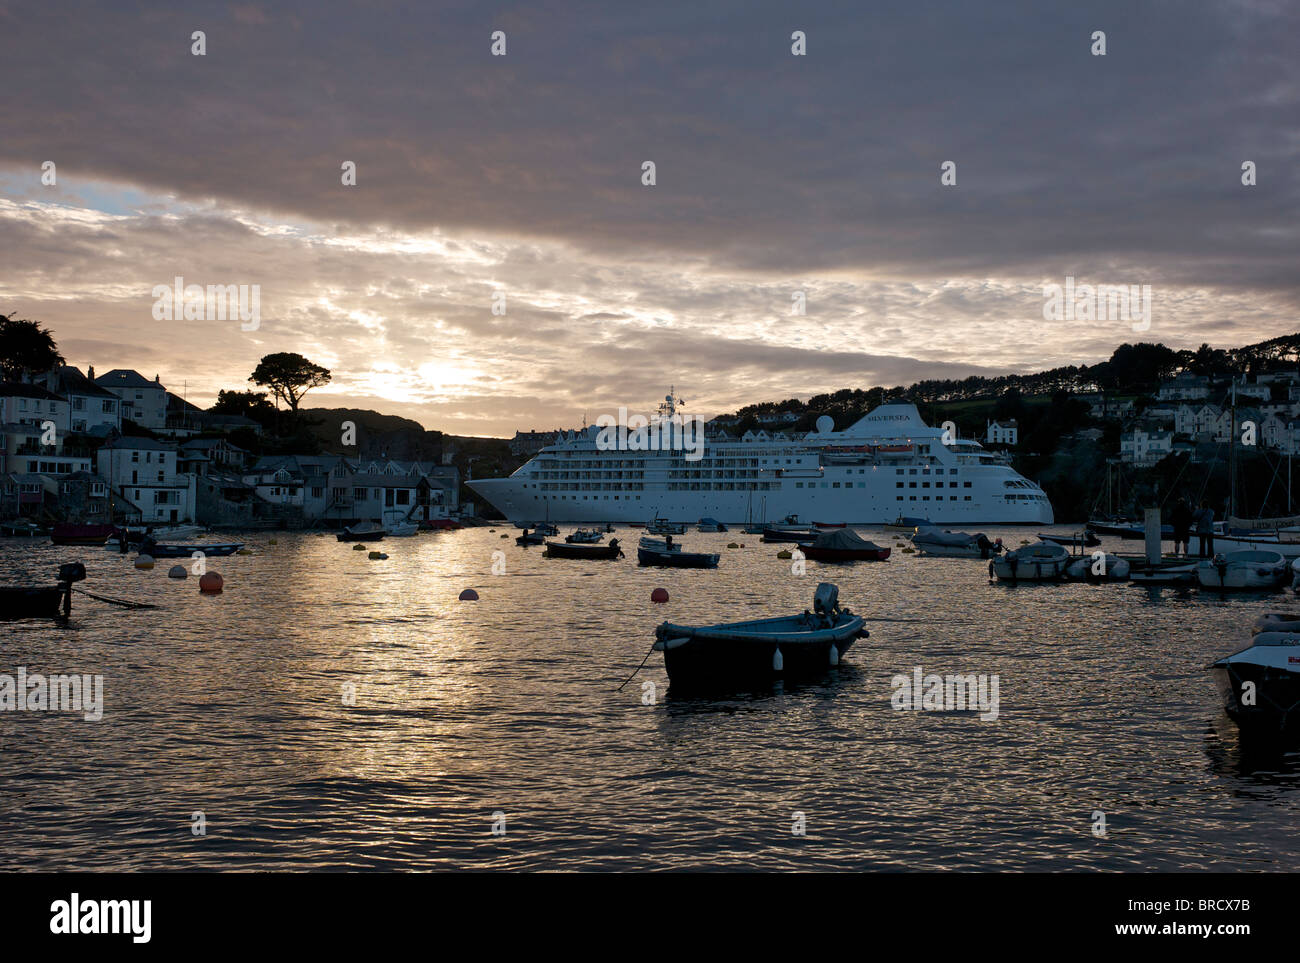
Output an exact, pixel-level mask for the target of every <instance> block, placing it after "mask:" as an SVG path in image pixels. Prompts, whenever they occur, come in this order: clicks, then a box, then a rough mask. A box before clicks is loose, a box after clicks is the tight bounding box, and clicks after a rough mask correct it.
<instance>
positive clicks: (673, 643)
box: [654, 635, 691, 652]
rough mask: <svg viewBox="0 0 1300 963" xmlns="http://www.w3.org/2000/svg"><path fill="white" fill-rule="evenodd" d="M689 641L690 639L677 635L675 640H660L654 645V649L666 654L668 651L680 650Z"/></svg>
mask: <svg viewBox="0 0 1300 963" xmlns="http://www.w3.org/2000/svg"><path fill="white" fill-rule="evenodd" d="M689 641H691V640H690V637H689V636H686V635H679V636H678V637H677V638H675V639H660V640H659V641H658V642H656V643H655V645H654V649H655V651H656V652H667V651H668V650H669V649H677V648H681V647H682V646H683V645H685V644H686V643H687V642H689Z"/></svg>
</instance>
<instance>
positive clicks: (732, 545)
mask: <svg viewBox="0 0 1300 963" xmlns="http://www.w3.org/2000/svg"><path fill="white" fill-rule="evenodd" d="M727 548H740V546H739V545H738V544H736V543H735V542H728V543H727Z"/></svg>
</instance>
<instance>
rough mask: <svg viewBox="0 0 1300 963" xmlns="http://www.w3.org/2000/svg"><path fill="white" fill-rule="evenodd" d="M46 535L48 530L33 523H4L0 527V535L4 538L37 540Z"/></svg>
mask: <svg viewBox="0 0 1300 963" xmlns="http://www.w3.org/2000/svg"><path fill="white" fill-rule="evenodd" d="M48 534H50V530H49V529H48V528H41V526H39V525H37V524H36V523H35V522H5V523H4V524H3V525H0V535H3V536H5V537H6V538H39V537H40V536H42V535H48Z"/></svg>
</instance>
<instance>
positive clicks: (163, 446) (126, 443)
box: [100, 435, 176, 451]
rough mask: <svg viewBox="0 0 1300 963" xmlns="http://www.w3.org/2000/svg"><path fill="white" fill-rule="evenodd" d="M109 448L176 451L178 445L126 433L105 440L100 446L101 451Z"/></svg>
mask: <svg viewBox="0 0 1300 963" xmlns="http://www.w3.org/2000/svg"><path fill="white" fill-rule="evenodd" d="M107 448H115V449H118V450H123V449H125V450H127V451H175V450H176V446H175V445H173V444H170V443H169V442H165V441H157V440H156V439H153V438H128V437H126V436H125V435H123V436H121V437H119V438H114V439H113V440H112V441H109V442H105V443H104V444H103V445H101V446H100V451H103V450H105V449H107Z"/></svg>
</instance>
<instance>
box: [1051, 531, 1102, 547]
mask: <svg viewBox="0 0 1300 963" xmlns="http://www.w3.org/2000/svg"><path fill="white" fill-rule="evenodd" d="M1038 538H1039V540H1040V541H1043V542H1055V543H1056V544H1057V545H1064V546H1065V547H1066V548H1096V547H1097V546H1098V545H1100V544H1101V539H1100V538H1098V537H1097V536H1096V535H1094V534H1093V533H1092V532H1091V531H1089V530H1088V529H1086V528H1085V529H1084V530H1083V531H1082V532H1075V533H1074V534H1072V535H1053V534H1051V533H1050V532H1039V533H1038Z"/></svg>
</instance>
